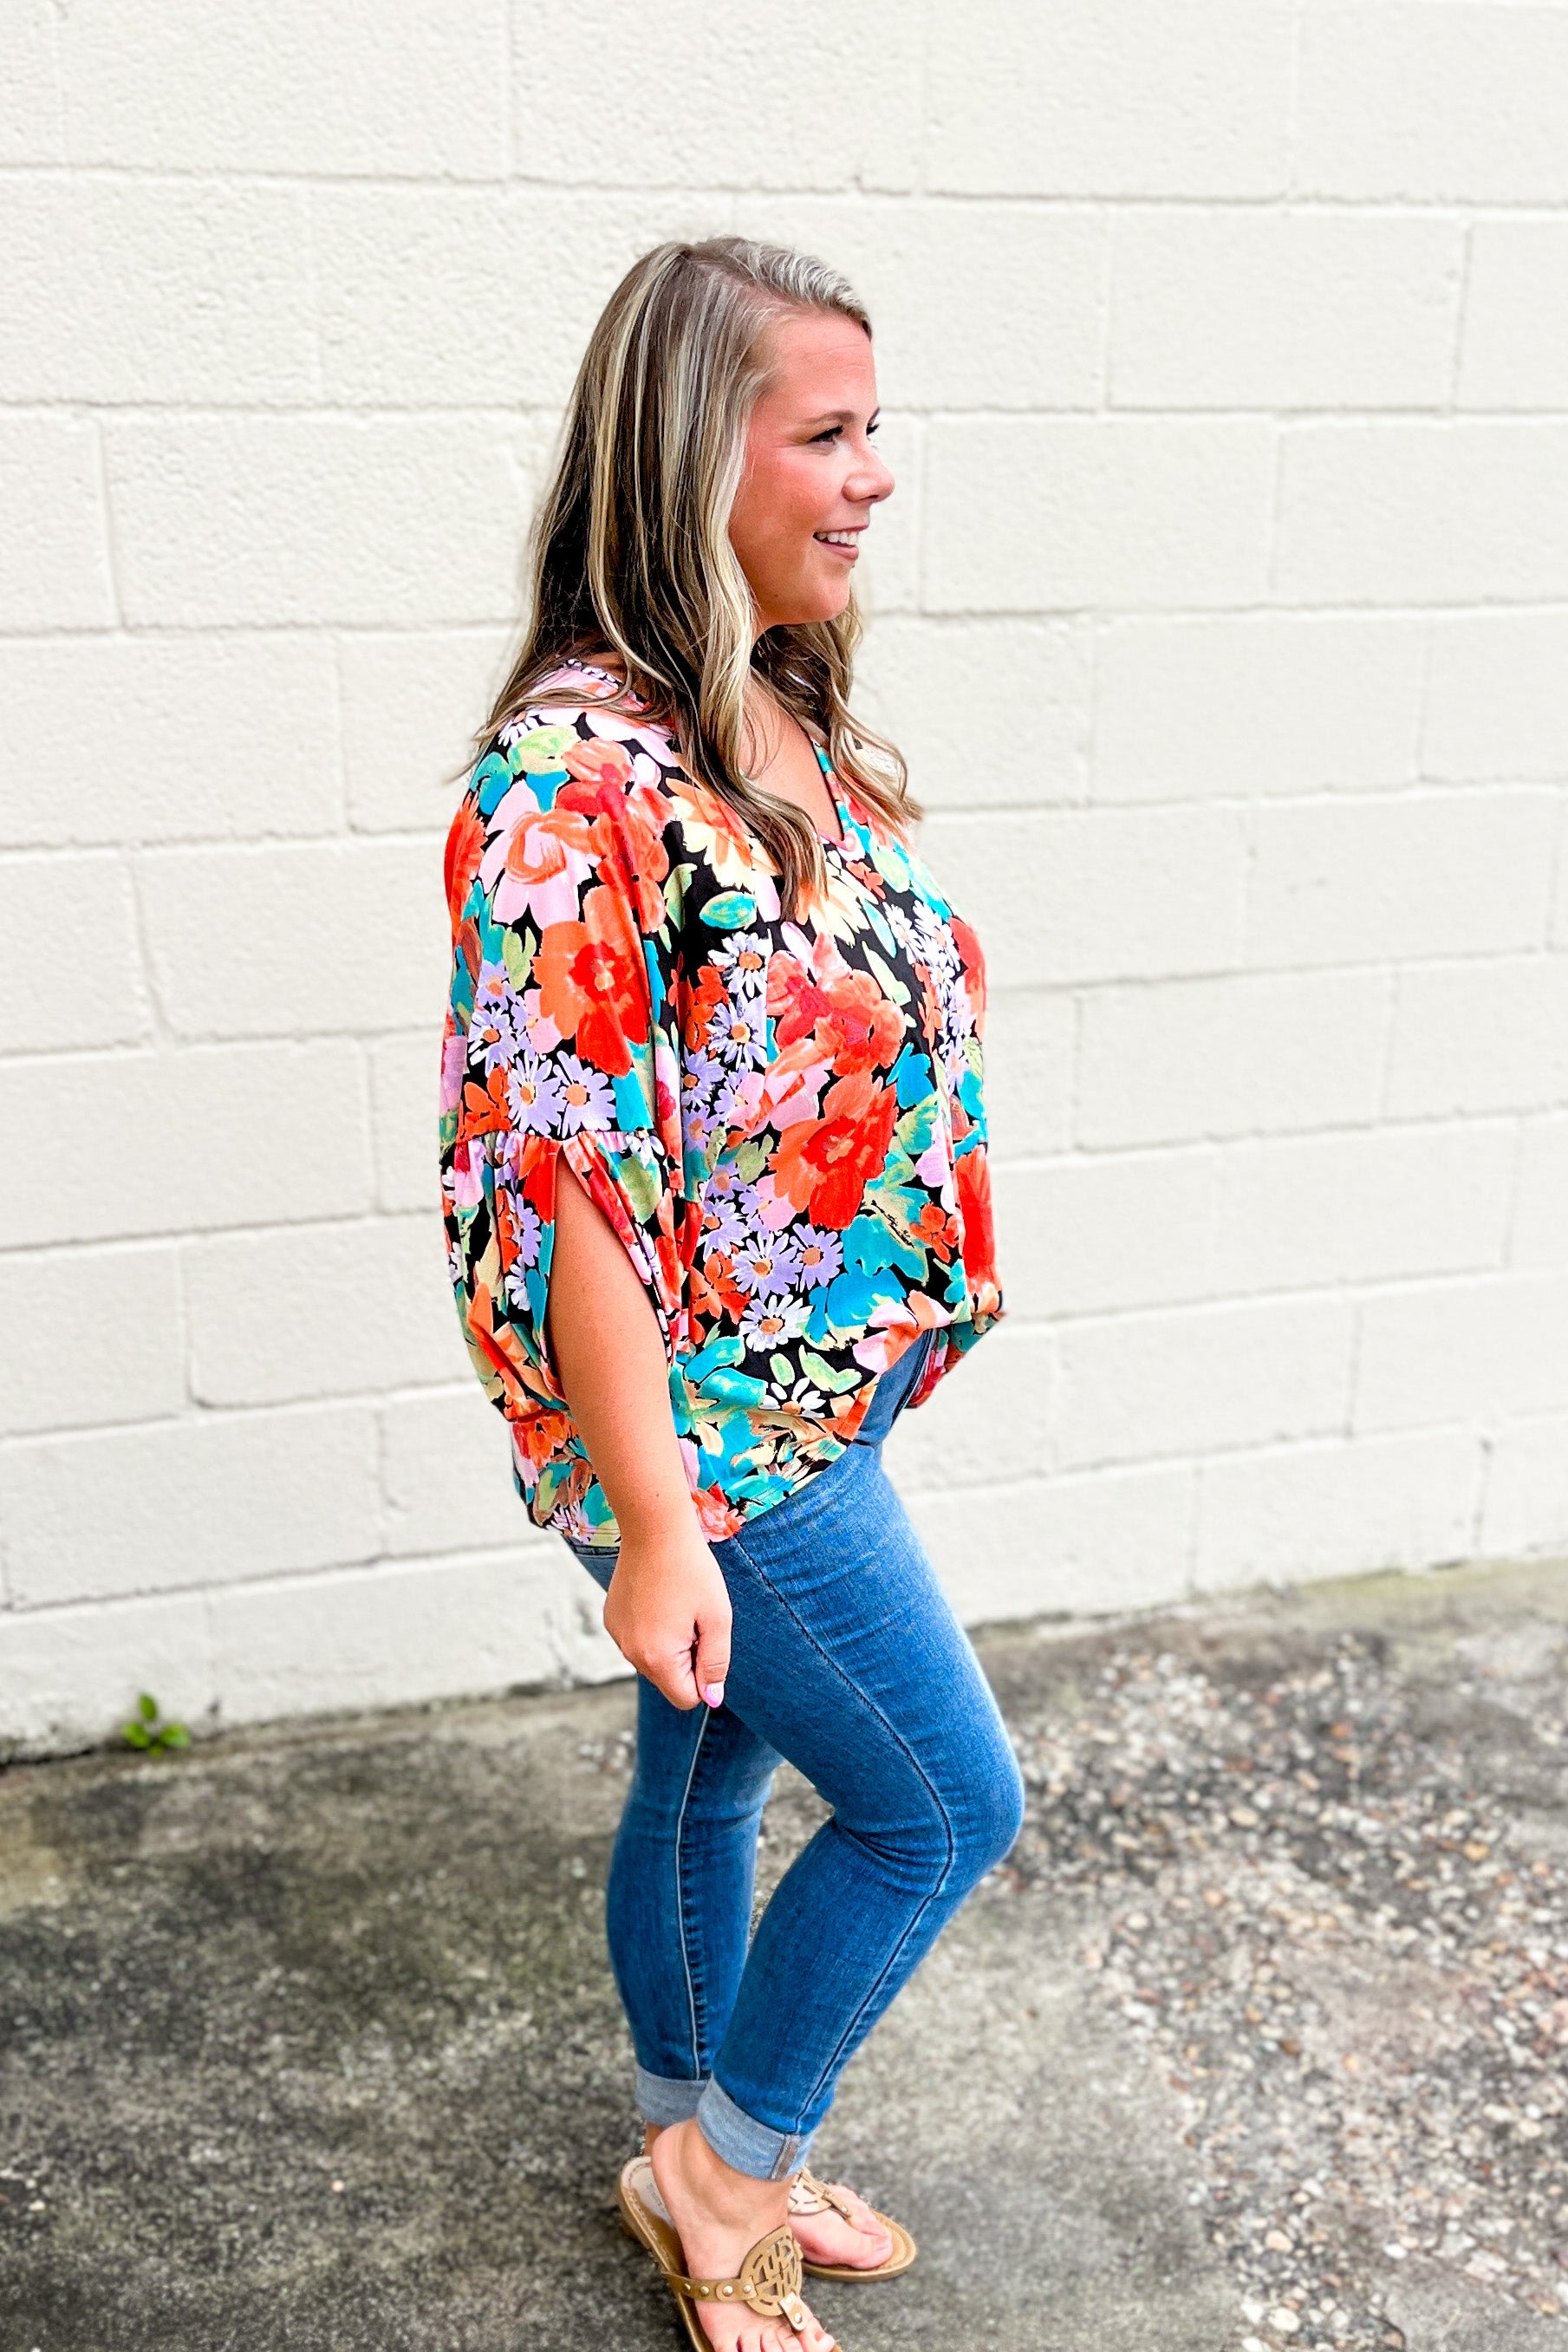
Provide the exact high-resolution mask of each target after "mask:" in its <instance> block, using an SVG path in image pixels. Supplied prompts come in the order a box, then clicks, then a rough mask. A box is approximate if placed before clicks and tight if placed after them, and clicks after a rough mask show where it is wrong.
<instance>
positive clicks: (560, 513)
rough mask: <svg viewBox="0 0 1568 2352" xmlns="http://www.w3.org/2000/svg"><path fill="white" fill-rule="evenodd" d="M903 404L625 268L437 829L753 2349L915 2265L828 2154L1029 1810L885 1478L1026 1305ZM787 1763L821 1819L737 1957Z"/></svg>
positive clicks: (720, 306) (672, 2043) (543, 1476)
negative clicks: (924, 799) (990, 1070)
mask: <svg viewBox="0 0 1568 2352" xmlns="http://www.w3.org/2000/svg"><path fill="white" fill-rule="evenodd" d="M875 429H876V386H875V376H874V371H873V364H872V352H871V339H870V328H869V325H868V323H867V320H866V317H865V313H864V311H863V310H862V307H861V305H860V304H859V302H858V301H857V300H856V299H855V298H854V296H853V295H852V293H851V292H850V289H848V287H847V286H846V285H845V284H844V283H843V281H842V280H841V278H839V277H838V276H836V275H835V274H834V273H833V272H831V271H830V270H828V269H826V268H823V267H822V265H821V263H818V262H815V261H811V260H810V259H807V258H806V257H802V256H800V255H798V254H791V253H787V252H784V251H781V250H779V249H778V248H776V247H768V246H759V245H754V244H749V243H747V242H745V241H743V240H741V239H739V238H729V237H721V238H716V239H714V240H712V241H711V242H709V243H707V244H703V245H678V244H672V245H665V246H662V247H659V248H658V249H657V250H656V251H655V252H653V253H650V254H648V255H647V256H646V257H644V258H643V260H642V261H640V262H638V263H637V264H636V266H635V267H634V268H632V270H631V271H630V272H629V273H628V275H627V277H626V278H625V279H624V280H623V281H622V285H621V286H620V287H619V288H618V289H617V290H616V292H615V293H614V295H613V296H612V299H611V300H610V303H609V305H608V306H607V308H606V310H605V311H604V314H603V316H602V318H601V320H600V322H599V324H598V326H597V328H596V329H595V331H594V333H593V337H592V340H591V342H590V345H589V348H588V352H587V354H586V357H585V358H584V361H583V364H582V368H581V371H580V374H579V377H578V382H577V385H576V389H575V391H574V394H573V395H572V401H571V405H570V413H569V416H568V422H567V427H566V433H565V440H564V448H563V454H562V456H561V458H560V461H559V467H558V470H557V472H556V476H555V478H554V481H553V483H552V485H551V487H550V488H549V492H548V493H547V496H546V498H545V500H544V503H543V507H542V509H541V513H540V516H539V520H538V526H537V529H536V537H535V565H534V581H533V599H532V614H531V618H530V623H529V625H528V634H527V639H526V642H525V644H524V646H523V649H522V652H521V654H520V656H519V657H518V659H517V664H516V667H514V669H513V671H512V674H511V676H510V677H509V678H508V679H507V684H506V686H505V688H503V689H502V692H501V694H500V695H499V697H498V698H497V704H496V707H495V709H494V710H493V711H492V712H491V714H490V717H489V719H488V720H487V721H486V726H485V729H484V730H482V732H481V736H480V738H479V742H480V745H481V748H482V756H481V757H480V759H479V761H478V764H477V766H476V768H475V770H474V772H473V774H472V776H471V778H470V780H469V783H468V789H467V792H466V793H465V798H464V801H463V803H462V806H461V808H460V809H459V811H458V814H457V815H456V817H455V821H454V823H453V826H452V832H451V838H450V842H449V845H448V855H447V886H448V896H449V900H450V905H451V911H452V920H453V926H454V932H455V958H454V967H453V971H454V979H453V992H452V1005H451V1012H450V1015H449V1018H448V1022H447V1027H446V1038H445V1058H444V1090H443V1130H442V1133H443V1181H444V1192H445V1206H446V1219H447V1231H448V1237H449V1243H450V1256H451V1272H452V1277H453V1281H454V1285H455V1290H456V1294H457V1301H458V1307H459V1311H460V1315H461V1318H462V1322H463V1328H464V1331H465V1337H466V1339H467V1340H468V1343H469V1347H470V1349H471V1351H472V1355H473V1359H474V1362H475V1364H476V1368H477V1370H478V1373H479V1376H480V1379H481V1380H482V1381H483V1382H484V1385H485V1388H486V1392H487V1394H488V1395H489V1396H490V1398H491V1399H492V1401H493V1402H495V1403H496V1404H497V1406H498V1407H499V1408H500V1410H501V1412H503V1413H504V1414H505V1416H506V1418H507V1422H508V1423H509V1425H510V1431H511V1439H512V1446H513V1465H514V1476H515V1480H516V1483H517V1488H518V1491H519V1492H520V1494H521V1495H522V1496H524V1498H525V1500H526V1502H527V1504H528V1511H529V1514H530V1517H532V1518H533V1519H534V1520H535V1521H536V1522H537V1523H538V1525H539V1526H541V1527H548V1528H558V1529H559V1531H560V1533H561V1534H562V1535H563V1536H564V1537H565V1538H566V1539H567V1541H568V1542H569V1543H570V1546H571V1548H572V1549H573V1550H574V1551H575V1552H576V1553H577V1555H578V1557H579V1558H580V1559H581V1561H582V1562H583V1564H584V1566H585V1567H586V1568H587V1569H588V1570H589V1571H590V1573H591V1574H592V1575H593V1576H594V1577H595V1578H596V1579H597V1580H598V1582H599V1583H600V1584H601V1587H602V1588H603V1589H604V1591H605V1593H606V1595H607V1598H606V1601H605V1605H604V1622H605V1625H606V1627H607V1629H608V1631H609V1633H610V1634H611V1635H612V1639H613V1640H614V1641H615V1643H617V1644H618V1646H619V1647H620V1649H621V1650H622V1653H623V1654H624V1655H625V1656H626V1657H627V1659H628V1660H629V1661H630V1662H631V1664H632V1665H633V1666H634V1667H635V1668H636V1669H637V1671H638V1674H639V1675H640V1676H641V1677H642V1680H641V1682H640V1684H639V1687H638V1706H639V1714H638V1734H637V1758H636V1767H635V1772H634V1777H633V1780H632V1789H631V1792H630V1795H629V1797H628V1800H627V1804H626V1810H625V1814H624V1818H623V1820H622V1826H621V1831H620V1834H619V1837H618V1840H617V1843H616V1847H615V1853H614V1858H613V1861H612V1867H611V1874H610V1882H609V1888H608V1898H607V1916H608V1929H609V1938H610V1948H611V1957H612V1964H613V1967H614V1970H615V1976H616V1981H617V1983H618V1985H619V1988H620V1991H621V1995H622V2001H623V2003H624V2006H625V2010H626V2015H627V2019H628V2021H629V2023H630V2027H631V2032H632V2042H633V2045H634V2048H635V2053H636V2059H637V2073H636V2090H637V2100H638V2105H639V2107H640V2110H641V2113H642V2116H643V2121H644V2125H645V2127H646V2138H645V2152H644V2154H643V2156H641V2157H636V2158H632V2160H631V2162H630V2163H629V2164H628V2166H627V2167H626V2169H625V2171H624V2172H623V2174H622V2183H621V2191H620V2194H621V2203H622V2213H623V2215H624V2217H625V2219H626V2220H627V2221H628V2224H629V2226H630V2227H631V2228H632V2231H633V2232H634V2233H635V2234H636V2235H637V2236H639V2237H640V2238H641V2239H642V2241H643V2243H644V2244H645V2245H646V2246H647V2247H648V2248H649V2250H650V2251H651V2252H653V2254H654V2256H655V2259H656V2260H657V2261H658V2262H659V2263H660V2266H661V2268H662V2270H663V2271H664V2273H665V2276H666V2278H667V2279H668V2280H669V2283H670V2284H671V2285H672V2287H673V2289H674V2292H675V2294H676V2296H677V2299H678V2302H679V2307H680V2309H681V2311H682V2314H683V2315H684V2317H685V2326H686V2328H687V2330H688V2333H689V2334H690V2336H691V2338H692V2341H693V2342H694V2343H695V2344H698V2345H705V2344H708V2343H712V2344H714V2345H716V2346H719V2347H724V2352H829V2347H831V2343H832V2338H831V2336H828V2335H827V2334H826V2333H825V2332H824V2330H823V2329H822V2328H821V2326H819V2325H818V2323H817V2322H816V2320H815V2318H814V2317H813V2316H812V2315H811V2314H810V2311H809V2310H808V2308H807V2307H806V2305H804V2304H803V2303H802V2301H801V2300H800V2284H801V2281H800V2268H801V2258H802V2257H804V2259H805V2261H806V2263H807V2264H808V2265H809V2266H810V2267H811V2268H813V2269H816V2270H819V2271H822V2272H824V2273H828V2274H831V2275H836V2276H860V2277H864V2276H871V2275H875V2276H883V2277H885V2276H889V2275H891V2274H893V2273H894V2272H895V2271H898V2270H902V2269H904V2268H905V2267H906V2266H907V2263H909V2262H910V2261H911V2260H912V2259H913V2257H914V2246H913V2242H911V2241H910V2240H909V2238H908V2236H907V2233H906V2232H904V2231H902V2230H901V2229H900V2228H899V2226H898V2225H897V2224H896V2223H893V2222H889V2221H887V2220H886V2217H884V2216H883V2215H879V2214H875V2213H873V2211H872V2210H871V2209H870V2208H869V2207H867V2206H866V2205H865V2204H864V2203H863V2202H862V2200H859V2199H858V2198H856V2197H854V2196H853V2195H852V2194H851V2193H850V2192H849V2191H846V2190H841V2189H832V2190H831V2191H824V2190H823V2189H822V2187H821V2184H820V2183H817V2182H815V2181H814V2180H813V2179H812V2177H811V2176H810V2173H808V2172H807V2171H806V2170H805V2168H804V2159H805V2157H806V2154H807V2151H808V2147H809V2145H810V2139H811V2137H812V2134H813V2133H814V2132H815V2130H816V2129H817V2126H819V2124H820V2123H821V2119H822V2117H823V2116H824V2115H825V2114H826V2112H827V2109H828V2106H829V2105H830V2103H831V2098H832V2095H833V2088H834V2085H835V2084H836V2082H837V2079H838V2076H839V2074H840V2073H841V2069H842V2067H843V2065H844V2063H845V2062H846V2060H847V2059H848V2058H849V2057H850V2056H851V2054H852V2052H853V2051H854V2050H855V2049H856V2047H857V2046H858V2045H859V2043H860V2042H861V2041H862V2038H863V2037H864V2035H865V2034H866V2032H868V2031H869V2029H870V2028H871V2026H872V2025H873V2023H874V2021H875V2020H876V2019H877V2017H879V2016H880V2015H881V2013H882V2011H883V2010H884V2009H885V2008H886V2006H887V2004H888V2002H889V2001H890V2000H892V1998H893V1996H894V1993H895V1992H896V1991H897V1990H898V1988H899V1987H900V1985H901V1984H903V1982H904V1979H906V1978H907V1977H908V1975H909V1973H910V1971H911V1970H912V1969H914V1967H915V1964H916V1962H917V1961H918V1960H919V1959H920V1958H921V1956H922V1955H923V1954H924V1953H925V1951H926V1950H927V1949H928V1948H929V1947H930V1945H931V1943H932V1941H933V1940H934V1938H935V1937H936V1934H937V1933H938V1931H939V1930H940V1928H941V1927H942V1926H943V1924H944V1923H945V1921H946V1920H947V1919H948V1918H949V1917H951V1916H952V1915H953V1913H954V1911H955V1910H956V1908H957V1906H958V1905H959V1904H960V1903H961V1902H962V1900H963V1899H964V1896H965V1895H967V1892H968V1891H969V1889H970V1888H971V1887H972V1886H973V1885H974V1884H975V1883H976V1881H977V1879H978V1878H979V1877H980V1876H981V1875H982V1874H983V1873H984V1872H985V1871H987V1870H988V1869H989V1868H990V1867H991V1865H992V1864H994V1863H996V1862H997V1861H998V1859H999V1858H1000V1856H1001V1855H1002V1854H1003V1853H1005V1852H1006V1851H1007V1849H1008V1847H1009V1845H1010V1844H1011V1843H1012V1841H1013V1839H1014V1837H1015V1835H1016V1834H1017V1830H1018V1824H1019V1808H1020V1803H1021V1791H1020V1787H1019V1775H1018V1769H1017V1767H1016V1764H1015V1762H1014V1760H1013V1757H1012V1752H1011V1749H1010V1748H1009V1742H1008V1739H1007V1736H1006V1733H1005V1731H1004V1729H1003V1727H1002V1724H1001V1721H1000V1718H999V1717H998V1712H997V1708H996V1705H995V1702H994V1700H993V1699H992V1697H991V1695H990V1692H989V1689H988V1685H987V1684H986V1682H985V1679H984V1677H983V1675H981V1673H980V1671H979V1668H978V1665H977V1662H976V1660H975V1656H974V1654H973V1652H972V1650H971V1648H970V1646H969V1643H968V1642H967V1638H966V1637H965V1635H964V1633H963V1632H962V1630H961V1628H960V1627H959V1625H958V1624H957V1622H956V1619H955V1618H954V1615H953V1612H952V1611H951V1609H950V1608H949V1607H948V1605H947V1603H946V1601H945V1600H944V1598H943V1596H942V1594H941V1591H940V1590H939V1588H938V1586H937V1584H936V1579H935V1577H934V1575H933V1573H932V1570H931V1567H930V1564H929V1562H928V1561H927V1559H926V1558H925V1554H924V1552H923V1550H922V1549H921V1547H920V1544H919V1541H918V1539H917V1538H916V1537H915V1533H914V1531H913V1529H912V1528H911V1527H910V1525H909V1522H908V1520H907V1518H906V1517H905V1516H904V1511H903V1509H902V1507H901V1506H900V1504H899V1501H898V1497H897V1496H896V1494H895V1493H894V1489H893V1487H892V1486H891V1485H890V1484H889V1483H888V1481H887V1479H886V1477H885V1476H884V1475H883V1469H882V1450H881V1449H882V1440H883V1437H884V1436H885V1435H886V1433H887V1430H888V1428H889V1427H890V1426H891V1424H892V1423H893V1421H894V1418H895V1417H896V1415H897V1413H898V1412H900V1411H901V1410H902V1408H903V1407H904V1405H905V1404H912V1405H918V1404H920V1403H922V1402H924V1401H925V1398H926V1397H927V1396H929V1395H930V1393H931V1391H932V1390H933V1389H934V1388H935V1386H936V1382H937V1381H939V1380H940V1379H941V1378H942V1377H943V1375H944V1373H945V1372H946V1371H948V1370H951V1368H952V1367H953V1366H954V1365H955V1364H956V1362H957V1361H958V1360H959V1358H960V1357H961V1356H962V1355H963V1354H964V1353H965V1352H966V1351H967V1349H969V1348H970V1347H971V1346H973V1345H974V1343H975V1342H976V1340H977V1339H979V1337H980V1336H981V1335H982V1333H984V1332H985V1331H986V1330H988V1328H989V1327H990V1326H991V1324H992V1323H994V1322H995V1321H996V1319H997V1318H998V1315H999V1314H1000V1312H1001V1311H1002V1310H1001V1303H1000V1294H999V1292H998V1286H997V1279H996V1272H995V1267H994V1265H993V1251H992V1236H991V1218H990V1194H989V1185H988V1174H987V1162H986V1149H985V1120H984V1114H983V1109H982V1105H981V1094H980V1079H981V1053H980V1024H981V1018H982V1013H983V1007H984V981H983V968H982V964H981V959H980V952H979V949H978V946H977V941H976V940H975V937H974V934H973V933H972V932H971V931H970V930H969V929H968V927H967V925H966V924H965V923H964V922H962V921H961V920H960V919H959V918H958V917H957V916H956V915H955V914H954V913H953V912H952V910H951V909H950V908H949V907H948V906H947V904H946V901H945V900H944V898H942V895H941V893H940V892H939V890H938V889H937V887H936V884H935V882H934V881H933V880H932V878H931V876H930V875H929V873H928V872H927V871H926V868H925V866H924V865H923V864H922V863H921V862H920V860H919V859H918V857H917V856H915V855H914V853H913V852H912V851H911V849H910V847H909V846H908V844H907V841H906V839H905V834H906V829H907V827H908V825H909V824H910V822H911V821H912V820H913V819H914V818H915V817H916V816H918V814H919V813H920V812H919V809H918V807H917V806H916V804H915V803H914V802H913V801H912V800H911V799H910V797H909V794H908V793H907V790H906V786H905V782H904V767H903V762H902V761H900V760H899V759H898V756H897V754H896V753H895V752H894V751H892V749H891V747H890V746H888V745H885V744H883V743H882V742H881V741H880V740H879V739H877V738H876V737H874V736H873V735H872V734H871V733H870V731H869V730H867V729H865V728H864V727H861V726H857V725H856V723H855V722H854V721H852V719H851V717H850V714H849V710H848V709H847V705H846V694H847V690H848V686H849V678H850V661H851V655H852V650H853V646H854V644H855V640H856V636H857V635H858V623H857V620H856V617H855V611H854V604H853V595H852V574H853V568H854V565H855V562H856V561H857V559H858V551H859V546H860V541H861V535H862V532H863V531H864V530H865V529H866V526H867V524H868V522H869V520H870V518H871V515H872V511H873V508H874V507H875V506H876V505H877V504H878V503H879V502H880V501H881V500H882V499H884V498H886V497H887V495H888V493H889V492H890V491H891V489H892V488H893V478H892V476H891V475H890V474H889V472H888V470H887V468H886V467H885V466H884V465H883V463H882V461H881V459H880V457H878V456H877V454H876V451H875V448H874V445H873V436H874V433H875ZM780 1756H784V1757H788V1758H789V1759H790V1760H791V1761H792V1762H793V1763H795V1764H796V1765H797V1766H799V1768H800V1770H801V1771H802V1772H804V1773H805V1774H806V1776H807V1777H808V1779H810V1780H811V1781H812V1782H813V1783H814V1784H815V1786H816V1787H817V1788H818V1790H821V1793H822V1795H823V1796H824V1797H825V1798H826V1799H827V1801H828V1802H829V1803H830V1804H831V1807H832V1809H833V1810H832V1816H831V1819H830V1820H829V1821H828V1822H826V1823H825V1825H824V1826H823V1827H822V1829H821V1830H820V1831H819V1832H818V1833H817V1835H816V1837H815V1838H813V1839H812V1841H811V1843H810V1844H809V1845H808V1846H807V1848H806V1850H805V1852H804V1853H801V1854H800V1857H799V1858H798V1859H797V1861H796V1862H795V1864H793V1866H792V1867H791V1869H790V1870H789V1872H788V1874H786V1876H785V1878H784V1880H783V1882H782V1884H781V1885H779V1888H778V1890H777V1892H776V1893H775V1895H774V1896H773V1898H772V1901H771V1902H770V1903H769V1905H768V1908H767V1910H766V1912H765V1914H764V1915H763V1917H762V1920H761V1922H760V1925H759V1926H758V1930H757V1933H756V1936H755V1938H753V1939H751V1940H750V1942H749V1946H748V1929H749V1925H750V1913H751V1901H752V1885H753V1866H754V1859H755V1849H756V1840H757V1831H758V1821H759V1818H760V1814H761V1810H762V1806H763V1803H764V1801H765V1799H766V1797H767V1793H768V1784H769V1781H770V1779H771V1776H772V1773H773V1770H774V1768H775V1767H776V1765H777V1764H778V1762H779V1758H780Z"/></svg>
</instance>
